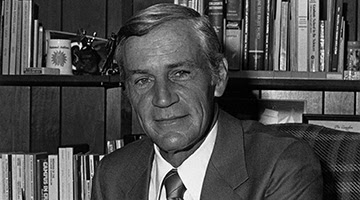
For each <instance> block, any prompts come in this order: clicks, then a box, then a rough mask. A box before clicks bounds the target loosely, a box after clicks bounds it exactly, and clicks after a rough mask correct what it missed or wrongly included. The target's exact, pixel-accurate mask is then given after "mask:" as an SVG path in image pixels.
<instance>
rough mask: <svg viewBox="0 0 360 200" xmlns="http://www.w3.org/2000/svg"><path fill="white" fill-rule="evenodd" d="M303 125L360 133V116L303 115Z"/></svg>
mask: <svg viewBox="0 0 360 200" xmlns="http://www.w3.org/2000/svg"><path fill="white" fill-rule="evenodd" d="M303 123H306V124H315V125H320V126H324V127H327V128H332V129H337V130H342V131H347V132H356V133H360V115H320V114H303Z"/></svg>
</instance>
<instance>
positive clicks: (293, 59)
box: [288, 0, 298, 71]
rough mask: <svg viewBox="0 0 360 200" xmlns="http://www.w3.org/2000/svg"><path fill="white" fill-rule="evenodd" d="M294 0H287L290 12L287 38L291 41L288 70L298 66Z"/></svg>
mask: <svg viewBox="0 0 360 200" xmlns="http://www.w3.org/2000/svg"><path fill="white" fill-rule="evenodd" d="M296 1H297V0H290V1H289V9H290V13H289V25H290V28H289V40H290V41H291V42H290V43H289V49H290V50H289V53H288V54H289V57H290V58H289V59H290V61H289V62H290V64H289V70H290V71H298V66H297V53H296V50H297V39H296V32H297V28H296V24H297V17H296V12H297V7H296V5H297V4H296Z"/></svg>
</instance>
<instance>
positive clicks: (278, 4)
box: [272, 0, 281, 71]
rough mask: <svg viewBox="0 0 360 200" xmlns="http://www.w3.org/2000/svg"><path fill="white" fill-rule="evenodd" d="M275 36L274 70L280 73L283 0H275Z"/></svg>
mask: <svg viewBox="0 0 360 200" xmlns="http://www.w3.org/2000/svg"><path fill="white" fill-rule="evenodd" d="M275 1H276V4H275V6H276V7H275V15H274V30H273V32H274V35H273V41H274V42H273V48H272V49H273V56H272V57H273V70H274V71H279V59H280V36H281V32H280V25H281V0H275Z"/></svg>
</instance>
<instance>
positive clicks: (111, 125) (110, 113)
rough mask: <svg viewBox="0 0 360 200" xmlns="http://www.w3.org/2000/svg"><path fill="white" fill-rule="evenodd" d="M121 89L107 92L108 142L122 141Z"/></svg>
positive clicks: (111, 89)
mask: <svg viewBox="0 0 360 200" xmlns="http://www.w3.org/2000/svg"><path fill="white" fill-rule="evenodd" d="M121 90H122V89H121V88H110V89H107V90H106V141H110V140H118V139H121V138H122V137H121V135H122V134H121Z"/></svg>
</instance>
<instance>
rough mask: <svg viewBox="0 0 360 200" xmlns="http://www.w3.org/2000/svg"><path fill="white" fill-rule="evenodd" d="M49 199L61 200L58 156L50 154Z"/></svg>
mask: <svg viewBox="0 0 360 200" xmlns="http://www.w3.org/2000/svg"><path fill="white" fill-rule="evenodd" d="M48 162H49V199H51V200H58V199H59V190H58V187H59V184H58V181H59V168H58V155H57V154H49V155H48Z"/></svg>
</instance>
